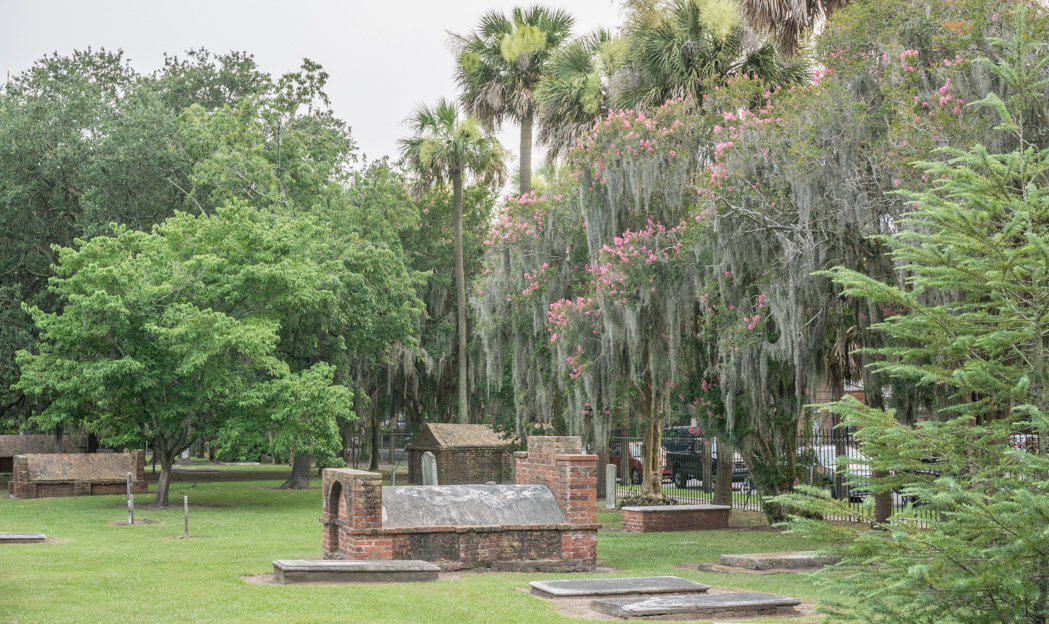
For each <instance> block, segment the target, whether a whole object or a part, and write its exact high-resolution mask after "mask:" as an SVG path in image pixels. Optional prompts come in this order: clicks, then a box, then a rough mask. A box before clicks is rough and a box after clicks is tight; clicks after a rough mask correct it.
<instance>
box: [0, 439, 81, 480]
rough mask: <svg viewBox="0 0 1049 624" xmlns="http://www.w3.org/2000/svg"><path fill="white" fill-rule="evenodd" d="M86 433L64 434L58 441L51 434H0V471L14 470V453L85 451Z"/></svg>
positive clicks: (8, 471)
mask: <svg viewBox="0 0 1049 624" xmlns="http://www.w3.org/2000/svg"><path fill="white" fill-rule="evenodd" d="M87 451H88V448H87V436H86V435H65V436H62V441H61V442H59V441H58V440H57V439H55V436H53V435H50V434H48V435H0V473H11V472H14V461H15V456H16V455H39V454H43V453H48V454H50V453H86V452H87Z"/></svg>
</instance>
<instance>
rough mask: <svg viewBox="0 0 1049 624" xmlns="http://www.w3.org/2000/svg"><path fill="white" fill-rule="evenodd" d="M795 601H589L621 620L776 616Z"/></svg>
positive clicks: (738, 597)
mask: <svg viewBox="0 0 1049 624" xmlns="http://www.w3.org/2000/svg"><path fill="white" fill-rule="evenodd" d="M800 604H801V601H800V600H798V599H797V598H787V597H785V596H774V595H772V594H758V593H752V592H747V593H739V594H692V595H688V596H654V597H652V598H646V599H644V600H637V599H636V598H602V599H600V600H593V601H591V602H590V608H592V609H594V610H596V611H599V612H601V613H607V614H608V615H613V616H615V617H621V618H637V617H652V616H661V615H687V616H694V617H696V618H699V617H710V616H714V615H718V616H722V615H724V616H729V617H752V616H756V615H775V614H778V613H781V612H785V611H786V610H787V609H790V610H793V607H795V606H797V605H800Z"/></svg>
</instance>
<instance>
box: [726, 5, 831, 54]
mask: <svg viewBox="0 0 1049 624" xmlns="http://www.w3.org/2000/svg"><path fill="white" fill-rule="evenodd" d="M846 4H848V0H742V1H741V2H740V3H739V12H740V16H741V17H742V18H743V20H744V21H745V22H746V23H747V25H748V26H750V27H751V28H753V29H754V30H756V31H758V32H762V33H765V34H767V35H769V36H771V37H772V38H773V40H774V41H775V42H776V47H777V48H779V51H780V52H782V53H783V54H787V55H790V56H793V55H794V54H795V53H796V52H797V51H798V40H799V39H800V38H801V37H802V35H803V34H804V33H806V32H809V31H811V30H812V28H813V26H815V25H816V24H817V22H819V21H822V20H824V19H826V18H827V17H829V16H830V14H831V13H833V12H835V11H837V10H838V9H840V8H842V7H844V6H845V5H846Z"/></svg>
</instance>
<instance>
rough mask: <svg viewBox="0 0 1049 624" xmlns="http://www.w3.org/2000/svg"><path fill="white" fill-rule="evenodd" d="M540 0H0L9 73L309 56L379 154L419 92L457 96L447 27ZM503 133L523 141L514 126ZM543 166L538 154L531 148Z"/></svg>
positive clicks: (580, 10) (601, 8)
mask: <svg viewBox="0 0 1049 624" xmlns="http://www.w3.org/2000/svg"><path fill="white" fill-rule="evenodd" d="M529 4H531V0H524V1H520V2H513V1H510V0H458V1H451V0H433V1H429V2H425V1H420V0H411V1H405V0H348V1H345V2H334V1H331V0H327V1H325V0H299V1H297V2H288V1H285V2H277V1H274V0H168V1H167V2H157V1H156V0H0V72H4V74H2V75H0V79H2V78H3V76H5V75H6V72H8V71H9V72H10V73H11V75H15V74H17V73H20V72H21V71H23V70H25V69H28V68H29V67H30V66H31V65H32V63H33V62H34V61H36V60H37V59H39V58H41V57H43V56H44V55H45V54H49V53H51V52H56V51H57V52H58V53H59V54H62V55H66V54H69V53H71V52H72V51H73V50H81V49H86V48H87V47H89V46H90V47H92V48H95V49H97V48H102V47H104V48H106V49H108V50H115V49H118V48H119V49H122V50H124V53H125V56H126V57H128V58H130V60H131V64H132V66H133V67H135V69H136V70H138V71H139V72H141V73H148V72H151V71H153V70H154V69H157V68H159V67H160V66H161V64H162V63H163V54H164V52H168V53H169V54H170V53H175V54H181V53H183V52H184V51H186V50H187V49H190V48H199V47H204V48H207V49H208V50H210V51H212V52H228V51H230V50H243V51H246V52H249V53H251V54H253V55H254V56H255V60H256V62H257V63H258V64H259V66H260V67H261V69H263V70H264V71H267V72H269V73H271V74H274V75H280V74H282V73H284V72H286V71H294V70H296V69H298V67H299V66H300V64H301V62H302V58H303V57H307V58H309V59H311V60H313V61H315V62H318V63H320V64H321V65H322V66H323V67H324V69H325V71H327V72H328V73H329V74H330V78H329V81H328V85H327V92H328V95H329V96H330V97H331V102H332V107H333V109H334V110H335V114H336V115H337V116H339V117H341V118H342V119H343V120H345V121H346V122H347V123H349V124H350V126H351V128H352V131H353V135H354V137H355V139H356V140H357V144H358V147H359V148H360V151H361V152H363V153H366V154H367V155H368V157H369V158H370V159H374V158H378V157H381V156H384V155H389V156H394V157H396V155H397V139H398V138H400V137H402V136H404V135H405V134H407V128H406V127H405V126H404V125H403V124H402V122H403V120H404V118H405V117H407V116H408V114H409V113H410V112H411V110H412V109H413V108H414V107H415V106H416V105H417V104H419V103H421V102H431V103H432V102H433V101H435V100H436V99H437V98H438V97H441V96H444V97H449V98H452V97H455V95H456V89H455V85H454V83H453V81H452V72H453V59H452V55H451V53H450V52H449V51H448V46H447V41H448V35H447V33H446V31H452V32H457V33H465V32H468V31H469V30H471V29H472V28H473V27H474V25H475V24H476V23H477V20H478V19H479V18H480V16H481V15H482V14H483V13H484V12H485V11H487V10H489V9H493V8H494V9H502V10H503V11H504V12H509V10H510V9H511V8H512V7H513V6H515V5H529ZM543 4H546V5H547V6H550V7H561V8H566V9H568V10H569V11H571V12H572V13H573V14H574V15H575V18H576V27H575V33H576V34H582V33H586V32H589V31H590V30H593V29H594V28H597V27H599V26H600V27H606V28H614V27H616V26H617V25H618V24H619V22H620V17H619V11H618V4H617V2H616V0H561V1H560V2H558V1H557V0H552V1H549V2H544V3H543ZM500 140H502V142H503V145H504V146H505V147H506V148H507V149H509V150H511V151H512V152H513V153H514V154H515V158H516V153H517V151H518V141H519V139H518V134H517V130H516V128H511V127H504V129H503V131H502V132H501V133H500ZM533 163H534V165H535V166H537V165H538V163H539V158H538V154H536V156H535V157H533Z"/></svg>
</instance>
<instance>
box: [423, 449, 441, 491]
mask: <svg viewBox="0 0 1049 624" xmlns="http://www.w3.org/2000/svg"><path fill="white" fill-rule="evenodd" d="M422 464H423V465H422V468H423V485H437V458H436V457H434V455H433V453H431V452H430V451H426V452H425V453H423V458H422Z"/></svg>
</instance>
